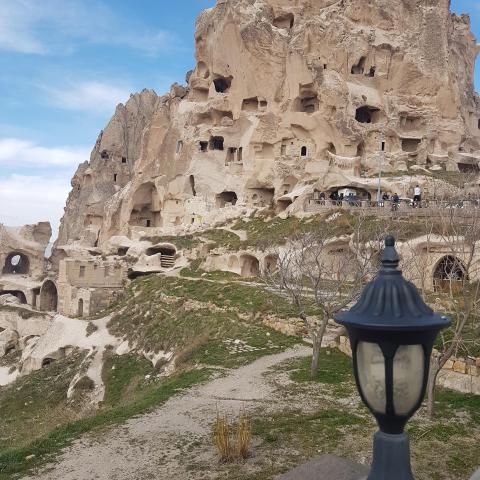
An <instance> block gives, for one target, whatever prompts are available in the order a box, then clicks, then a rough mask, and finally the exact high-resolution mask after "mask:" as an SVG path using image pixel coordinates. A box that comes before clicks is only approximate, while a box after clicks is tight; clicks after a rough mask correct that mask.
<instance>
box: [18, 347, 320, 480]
mask: <svg viewBox="0 0 480 480" xmlns="http://www.w3.org/2000/svg"><path fill="white" fill-rule="evenodd" d="M310 352H311V349H309V348H307V347H301V346H299V347H297V348H294V349H290V350H287V351H285V352H282V353H279V354H276V355H271V356H268V357H263V358H260V359H259V360H257V361H255V362H254V363H252V364H250V365H248V366H246V367H242V368H239V369H237V370H233V371H231V372H229V373H228V374H227V375H226V376H224V377H220V378H217V379H215V380H212V381H211V382H209V383H206V384H204V385H200V386H198V387H194V388H193V389H191V390H188V391H187V392H185V393H183V394H179V395H177V396H175V397H172V398H171V399H170V400H169V401H168V402H167V403H165V404H164V405H163V406H162V407H160V408H158V409H157V410H156V411H155V412H152V413H150V414H147V415H144V416H141V417H137V418H133V419H131V420H129V421H128V422H127V423H126V424H124V425H122V426H119V427H115V428H113V429H112V430H110V431H108V432H107V433H106V434H104V435H103V436H102V437H101V438H100V439H98V438H97V439H95V438H93V437H88V436H87V437H84V438H82V439H80V440H77V441H76V442H75V443H74V444H73V445H72V446H71V447H70V448H68V449H66V450H65V451H64V452H63V453H61V454H60V455H59V456H58V458H57V462H56V463H55V464H52V465H48V466H47V467H46V468H44V469H42V471H40V472H39V473H36V474H35V475H33V476H32V477H24V479H25V480H26V479H27V478H28V479H31V480H33V479H36V480H60V479H61V480H107V479H108V480H137V479H138V480H140V479H142V480H147V479H152V480H153V479H156V480H164V479H165V480H167V479H170V478H171V479H175V480H191V479H192V480H193V479H199V478H209V476H208V472H202V473H200V472H195V471H189V469H188V462H186V461H185V458H184V455H185V452H186V451H188V450H189V447H192V448H193V447H194V448H195V452H196V453H195V454H196V455H204V456H206V457H208V456H211V457H212V458H211V461H212V462H215V458H214V452H213V449H212V447H211V443H210V439H209V438H210V433H211V424H212V422H213V420H214V419H215V416H216V410H217V406H218V409H219V410H220V411H222V412H225V413H230V414H232V415H238V413H239V411H241V410H242V409H243V408H245V409H255V408H256V407H258V406H259V405H264V406H266V407H268V408H269V407H270V406H271V405H275V404H277V403H281V401H282V400H281V399H278V398H274V394H273V388H272V386H271V385H269V383H268V382H267V381H266V380H265V378H264V373H265V372H267V371H268V369H269V368H271V367H273V366H274V365H277V364H279V363H281V362H283V361H284V360H287V359H290V358H294V357H300V356H307V355H309V354H310ZM199 447H200V448H199ZM190 450H191V448H190ZM205 475H206V476H205Z"/></svg>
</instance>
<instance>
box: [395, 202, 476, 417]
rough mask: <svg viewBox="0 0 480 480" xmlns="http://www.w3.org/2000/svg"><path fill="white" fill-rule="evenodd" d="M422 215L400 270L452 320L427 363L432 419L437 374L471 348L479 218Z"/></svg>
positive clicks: (445, 212) (444, 211)
mask: <svg viewBox="0 0 480 480" xmlns="http://www.w3.org/2000/svg"><path fill="white" fill-rule="evenodd" d="M422 215H423V217H424V218H423V225H422V227H421V228H419V231H418V233H419V235H418V237H417V238H415V239H413V240H410V241H407V242H404V244H403V249H404V251H405V252H406V253H407V255H406V256H407V257H408V258H407V259H406V261H405V262H404V263H403V268H404V270H406V271H407V276H408V277H410V278H411V280H413V281H414V282H415V284H416V285H417V286H418V287H420V288H421V291H422V295H423V296H424V298H425V300H426V301H427V302H429V303H432V301H434V300H435V301H440V302H441V304H442V305H443V306H444V308H445V310H446V313H447V314H449V315H450V317H451V318H452V327H451V328H450V329H449V330H447V331H446V332H442V333H441V334H440V341H439V342H437V346H436V347H437V350H438V354H434V355H433V356H432V360H431V365H430V374H429V379H428V385H427V411H428V415H429V417H430V418H432V417H433V416H434V408H435V393H436V385H437V379H438V375H439V373H440V371H441V370H442V368H443V367H444V366H445V364H446V363H447V362H448V361H449V360H450V359H451V358H452V356H459V355H463V356H468V354H469V350H470V348H471V347H472V346H473V344H472V343H471V342H472V341H471V340H469V339H468V338H466V335H465V334H466V332H468V331H469V330H470V331H473V330H474V329H475V328H476V327H477V328H478V325H479V318H480V317H479V314H478V308H479V307H480V218H479V216H478V212H475V211H472V210H468V209H464V208H445V207H439V208H437V209H436V210H435V211H430V212H429V213H426V212H425V211H424V212H422Z"/></svg>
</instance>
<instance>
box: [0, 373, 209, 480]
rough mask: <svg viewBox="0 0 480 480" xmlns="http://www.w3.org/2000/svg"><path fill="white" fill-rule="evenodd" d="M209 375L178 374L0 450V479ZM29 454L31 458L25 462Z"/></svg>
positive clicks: (205, 378) (143, 409)
mask: <svg viewBox="0 0 480 480" xmlns="http://www.w3.org/2000/svg"><path fill="white" fill-rule="evenodd" d="M210 375H211V371H209V370H207V369H201V370H191V371H184V372H181V373H178V374H176V375H174V376H172V377H170V378H167V379H164V380H162V381H161V382H159V383H158V384H157V385H155V386H152V387H150V388H149V390H148V391H147V392H144V394H143V395H142V397H141V398H139V399H137V400H136V401H134V402H132V403H130V404H128V405H123V404H122V405H120V406H115V407H113V408H103V409H102V410H100V411H99V412H98V413H97V414H96V415H94V416H91V417H88V418H84V419H81V420H77V421H73V422H70V423H67V424H65V425H61V426H58V427H57V428H55V429H54V430H52V431H51V432H50V433H48V434H47V435H44V436H41V437H38V438H35V439H34V440H33V441H31V443H29V444H28V445H26V446H21V447H13V448H10V449H8V450H2V451H1V452H0V480H7V479H11V478H12V475H14V474H20V473H25V472H27V471H28V470H30V469H31V468H33V467H34V466H36V465H38V464H40V463H43V462H45V461H47V460H49V459H51V458H52V455H54V454H55V453H56V452H58V450H60V449H61V448H64V447H66V446H68V445H70V444H71V443H72V441H73V440H75V439H76V438H78V437H79V436H80V435H82V434H84V433H87V432H90V431H93V430H97V429H99V428H103V427H106V426H110V425H114V424H118V423H122V422H124V421H126V420H128V419H129V418H131V417H133V416H135V415H139V414H143V413H146V412H148V411H150V410H151V409H152V408H153V407H156V406H159V405H161V404H162V403H164V402H166V401H167V400H168V399H169V398H170V397H172V396H173V395H175V394H176V393H178V392H180V391H181V390H183V389H186V388H190V387H192V386H193V385H195V384H197V383H200V382H202V381H205V380H207V379H208V378H209V377H210ZM28 438H32V437H31V436H30V437H28ZM31 455H34V457H33V458H31V459H30V460H27V457H29V456H31Z"/></svg>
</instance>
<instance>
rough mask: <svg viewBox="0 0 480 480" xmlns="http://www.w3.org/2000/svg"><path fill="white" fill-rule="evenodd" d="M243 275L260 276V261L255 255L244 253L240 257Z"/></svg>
mask: <svg viewBox="0 0 480 480" xmlns="http://www.w3.org/2000/svg"><path fill="white" fill-rule="evenodd" d="M240 264H241V275H242V277H258V276H260V262H259V261H258V258H257V257H254V256H253V255H248V254H245V255H242V256H241V257H240Z"/></svg>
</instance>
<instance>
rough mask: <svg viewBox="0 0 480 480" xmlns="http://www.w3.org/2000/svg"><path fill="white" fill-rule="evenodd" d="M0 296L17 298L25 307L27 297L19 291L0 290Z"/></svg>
mask: <svg viewBox="0 0 480 480" xmlns="http://www.w3.org/2000/svg"><path fill="white" fill-rule="evenodd" d="M1 295H13V296H14V297H16V298H18V300H19V302H20V303H21V304H23V305H25V304H26V303H27V297H26V296H25V293H23V292H22V291H21V290H0V296H1Z"/></svg>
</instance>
